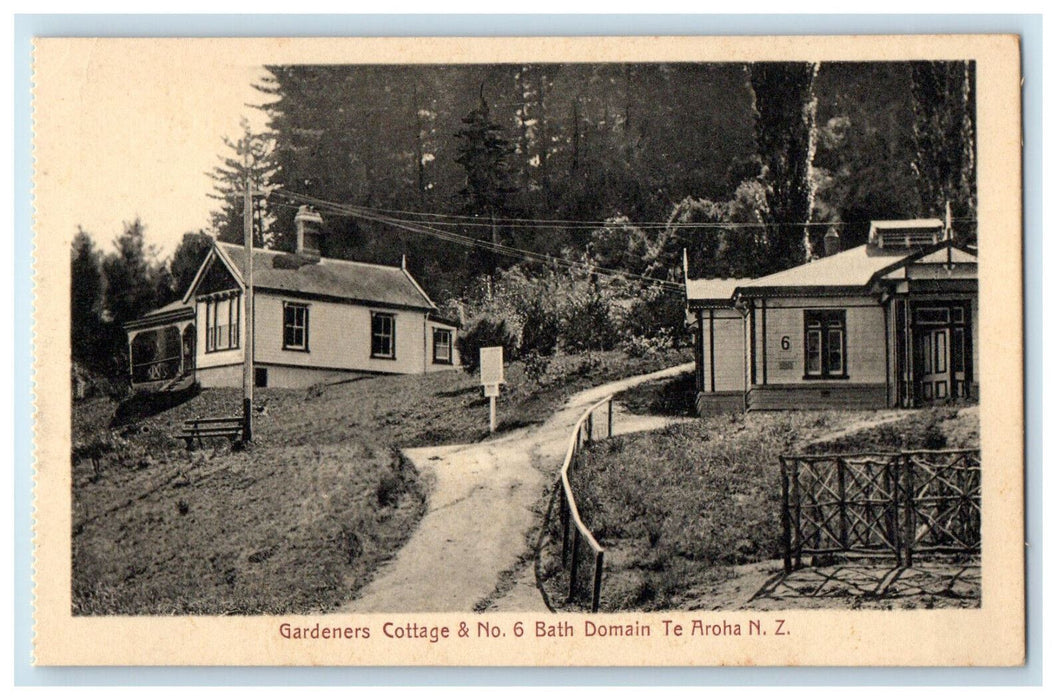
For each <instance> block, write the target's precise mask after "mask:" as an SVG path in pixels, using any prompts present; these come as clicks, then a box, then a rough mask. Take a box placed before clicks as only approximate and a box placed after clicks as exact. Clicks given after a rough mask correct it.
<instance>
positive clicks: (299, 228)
mask: <svg viewBox="0 0 1064 700" xmlns="http://www.w3.org/2000/svg"><path fill="white" fill-rule="evenodd" d="M324 225H325V222H324V221H323V220H322V218H321V214H319V213H318V212H316V211H314V210H313V209H312V208H311V207H309V206H307V205H306V204H304V205H303V206H301V207H299V211H297V212H296V255H299V256H300V257H303V258H307V259H308V260H313V261H315V262H316V261H317V260H319V259H321V235H322V228H323V227H324Z"/></svg>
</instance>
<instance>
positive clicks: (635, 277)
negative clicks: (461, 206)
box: [274, 189, 684, 292]
mask: <svg viewBox="0 0 1064 700" xmlns="http://www.w3.org/2000/svg"><path fill="white" fill-rule="evenodd" d="M274 193H277V194H279V195H281V196H284V197H287V198H289V199H291V200H294V201H297V202H302V203H304V204H312V205H314V206H315V207H318V208H319V209H321V210H323V211H324V212H325V213H333V214H339V215H341V216H349V217H353V218H360V219H365V220H368V221H374V222H376V223H382V224H387V225H389V226H394V227H396V228H401V229H404V230H408V231H411V232H413V233H418V234H422V235H426V236H431V237H433V238H437V239H440V240H444V241H448V242H451V243H456V244H458V245H463V246H466V247H473V248H480V249H482V250H487V251H489V252H493V253H497V254H502V255H506V256H509V257H514V258H519V259H522V260H525V261H528V262H534V263H539V264H542V265H546V266H548V267H556V268H557V267H561V268H566V269H570V270H577V271H582V272H590V273H595V274H600V275H605V276H611V277H622V278H625V279H628V280H632V281H636V282H642V283H645V284H653V285H657V286H660V287H662V288H663V289H666V290H668V291H672V292H682V291H683V289H684V287H683V285H682V284H680V283H678V282H672V281H670V280H663V279H659V278H657V277H650V276H648V275H641V274H638V273H634V272H629V271H627V270H617V269H614V268H608V267H603V266H601V265H595V264H593V263H587V262H576V261H572V260H567V259H565V258H560V257H556V256H553V255H546V254H543V253H537V252H535V251H531V250H525V249H522V248H517V247H514V246H508V245H505V244H502V243H492V242H490V241H482V240H479V239H476V238H471V237H469V236H463V235H461V234H457V233H454V232H453V231H444V230H441V229H436V228H433V227H431V226H426V225H425V224H424V223H422V222H418V221H409V220H405V219H399V218H395V217H389V216H384V215H381V214H377V213H375V212H374V211H373V210H370V209H367V208H363V207H359V206H357V205H351V204H341V203H338V202H331V201H328V200H324V199H320V198H318V197H312V196H310V195H304V194H299V193H297V192H291V191H288V190H285V189H277V190H274Z"/></svg>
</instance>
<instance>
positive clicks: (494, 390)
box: [484, 384, 499, 398]
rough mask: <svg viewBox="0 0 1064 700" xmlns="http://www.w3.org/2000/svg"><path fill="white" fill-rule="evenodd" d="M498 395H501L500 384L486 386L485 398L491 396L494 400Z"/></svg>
mask: <svg viewBox="0 0 1064 700" xmlns="http://www.w3.org/2000/svg"><path fill="white" fill-rule="evenodd" d="M498 395H499V385H498V384H485V385H484V396H490V397H493V398H494V397H496V396H498Z"/></svg>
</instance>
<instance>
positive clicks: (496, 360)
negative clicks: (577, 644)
mask: <svg viewBox="0 0 1064 700" xmlns="http://www.w3.org/2000/svg"><path fill="white" fill-rule="evenodd" d="M480 383H481V384H485V385H487V384H505V383H506V378H505V377H503V374H502V348H499V347H495V348H481V349H480Z"/></svg>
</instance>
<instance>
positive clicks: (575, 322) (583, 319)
mask: <svg viewBox="0 0 1064 700" xmlns="http://www.w3.org/2000/svg"><path fill="white" fill-rule="evenodd" d="M561 338H562V342H563V343H564V344H565V347H566V348H568V349H570V350H612V349H613V348H614V346H615V345H616V344H617V326H616V325H615V324H614V322H613V319H612V318H611V317H610V305H609V302H608V301H607V300H606V299H605V298H604V297H603V296H602V295H601V294H600V293H599V292H598V291H597V290H592V291H590V292H589V293H588V294H587V296H585V297H584V298H583V299H578V300H577V301H576V302H575V303H574V304H573V305H572V306H571V307H570V308H569V310H568V312H567V313H566V314H565V318H564V320H563V323H562V331H561Z"/></svg>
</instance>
